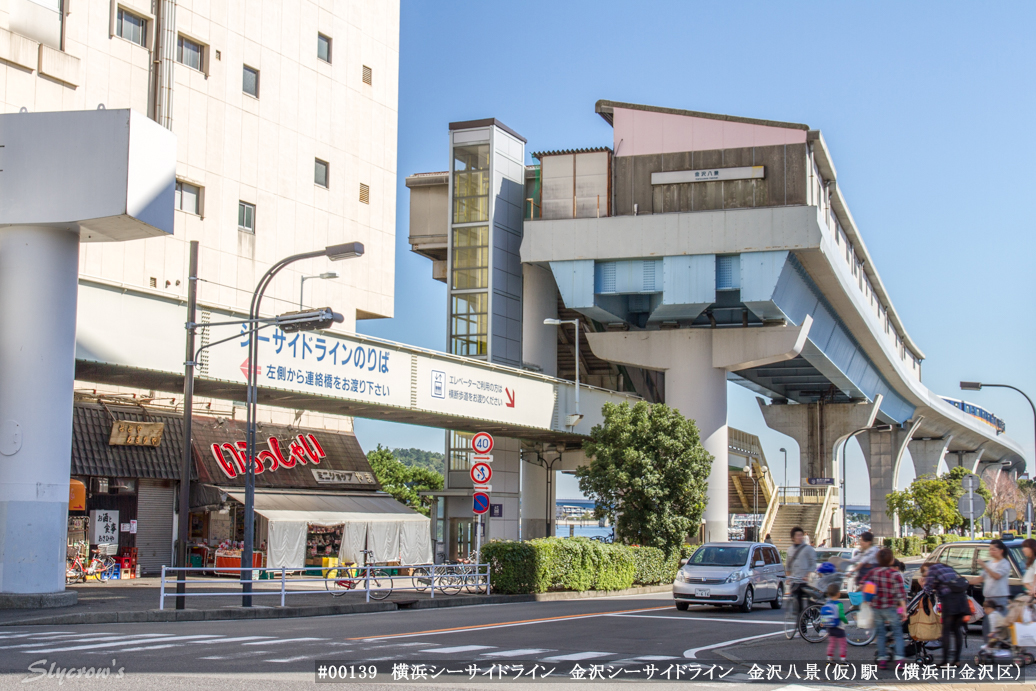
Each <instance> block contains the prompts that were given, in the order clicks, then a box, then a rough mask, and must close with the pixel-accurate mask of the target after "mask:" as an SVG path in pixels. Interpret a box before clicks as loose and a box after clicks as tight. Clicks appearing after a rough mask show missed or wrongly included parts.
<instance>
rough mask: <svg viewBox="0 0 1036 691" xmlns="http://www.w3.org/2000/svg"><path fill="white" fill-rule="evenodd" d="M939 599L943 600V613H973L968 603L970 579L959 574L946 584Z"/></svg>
mask: <svg viewBox="0 0 1036 691" xmlns="http://www.w3.org/2000/svg"><path fill="white" fill-rule="evenodd" d="M944 585H945V587H944V588H943V592H942V594H941V597H940V598H939V601H940V602H942V612H943V614H971V607H970V606H969V603H968V594H967V593H968V585H969V583H968V579H966V578H964V577H963V576H957V577H956V578H954V579H953V580H952V581H950V582H948V583H946V584H944Z"/></svg>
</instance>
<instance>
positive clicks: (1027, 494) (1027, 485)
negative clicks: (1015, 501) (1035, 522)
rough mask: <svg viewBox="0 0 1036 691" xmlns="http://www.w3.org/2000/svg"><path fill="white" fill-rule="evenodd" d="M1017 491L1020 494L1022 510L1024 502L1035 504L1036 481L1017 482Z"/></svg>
mask: <svg viewBox="0 0 1036 691" xmlns="http://www.w3.org/2000/svg"><path fill="white" fill-rule="evenodd" d="M1018 491H1019V492H1021V494H1022V501H1021V503H1022V509H1024V508H1025V503H1026V502H1029V501H1031V502H1032V503H1033V504H1036V480H1019V481H1018ZM1022 515H1023V516H1024V514H1022Z"/></svg>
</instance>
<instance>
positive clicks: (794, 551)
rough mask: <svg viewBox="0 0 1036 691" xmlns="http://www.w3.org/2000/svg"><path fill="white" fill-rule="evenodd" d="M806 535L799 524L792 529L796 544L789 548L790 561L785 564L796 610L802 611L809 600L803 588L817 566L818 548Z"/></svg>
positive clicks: (793, 540) (792, 537)
mask: <svg viewBox="0 0 1036 691" xmlns="http://www.w3.org/2000/svg"><path fill="white" fill-rule="evenodd" d="M805 537H806V532H805V531H804V530H803V529H802V528H800V527H799V526H795V527H794V528H792V529H791V541H792V542H793V543H794V544H793V545H792V547H791V549H790V550H788V561H787V562H785V564H784V571H785V573H786V574H787V576H788V584H789V585H790V587H791V595H792V597H793V598H794V602H795V611H796V612H801V611H802V608H803V606H804V604H805V603H807V602H808V596H807V595H806V593H805V592H804V590H803V588H804V586H805V585H806V579H807V578H809V576H810V574H812V573H813V572H814V571H815V570H816V568H817V553H816V550H814V549H813V548H812V547H810V545H809V543H808V542H806V540H805Z"/></svg>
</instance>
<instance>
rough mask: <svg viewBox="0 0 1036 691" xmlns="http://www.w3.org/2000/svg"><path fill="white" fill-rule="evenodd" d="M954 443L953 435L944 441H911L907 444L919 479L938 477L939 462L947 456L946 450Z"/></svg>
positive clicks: (948, 435)
mask: <svg viewBox="0 0 1036 691" xmlns="http://www.w3.org/2000/svg"><path fill="white" fill-rule="evenodd" d="M951 441H953V435H952V434H947V435H946V436H945V437H943V438H942V439H911V440H910V441H908V442H907V448H909V449H910V457H911V458H912V459H914V474H915V475H917V477H921V476H922V475H937V474H938V473H939V462H940V461H942V459H943V457H944V456H945V455H946V449H948V448H949V446H950V442H951Z"/></svg>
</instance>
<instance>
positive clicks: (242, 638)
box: [195, 636, 273, 659]
mask: <svg viewBox="0 0 1036 691" xmlns="http://www.w3.org/2000/svg"><path fill="white" fill-rule="evenodd" d="M263 638H265V639H270V638H273V636H238V637H237V638H220V639H219V640H218V641H195V643H238V642H240V641H258V640H260V639H263ZM203 659H204V658H203Z"/></svg>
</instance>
